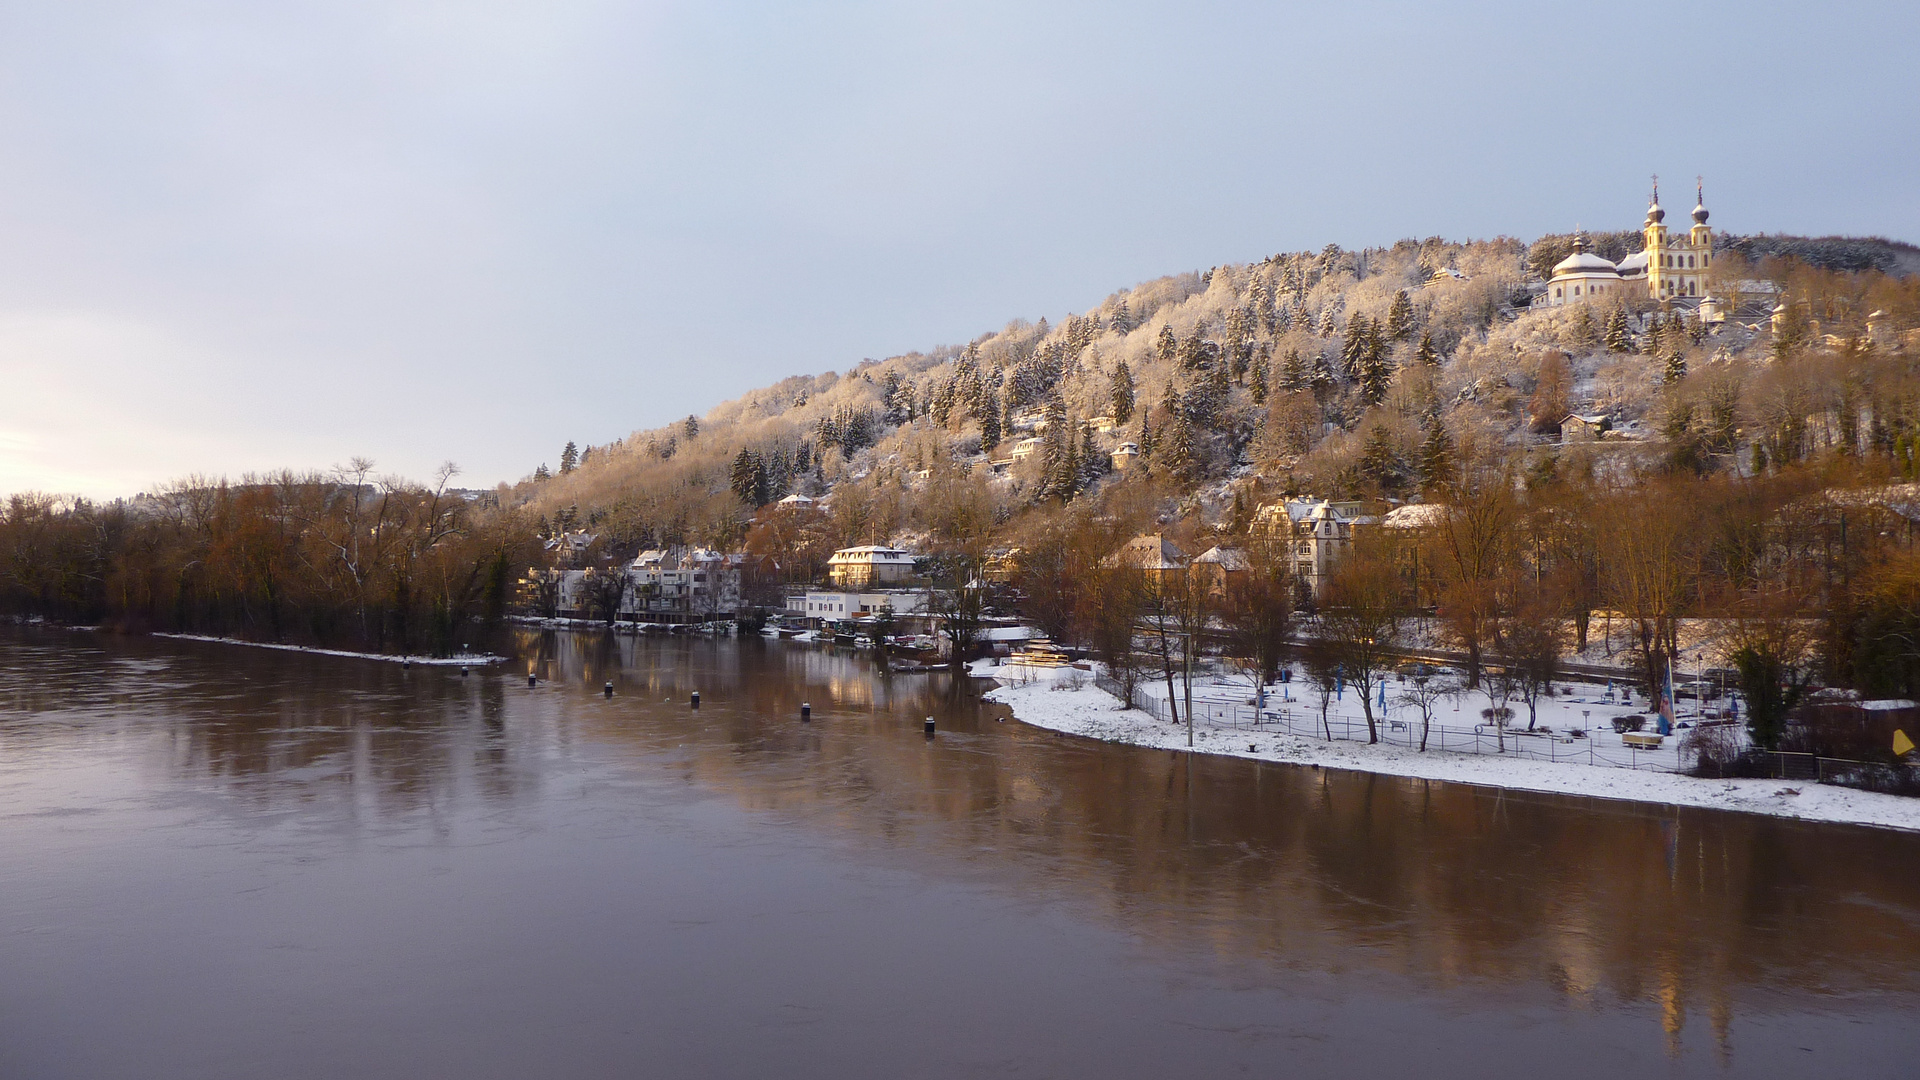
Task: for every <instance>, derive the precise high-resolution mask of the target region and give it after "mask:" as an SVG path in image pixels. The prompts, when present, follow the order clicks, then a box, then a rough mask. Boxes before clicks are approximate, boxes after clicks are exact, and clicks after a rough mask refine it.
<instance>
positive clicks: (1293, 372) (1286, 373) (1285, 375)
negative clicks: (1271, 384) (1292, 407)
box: [1280, 349, 1309, 394]
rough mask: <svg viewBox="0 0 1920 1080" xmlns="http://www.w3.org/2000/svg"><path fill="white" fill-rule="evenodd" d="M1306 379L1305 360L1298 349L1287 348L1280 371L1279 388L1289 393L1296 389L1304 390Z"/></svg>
mask: <svg viewBox="0 0 1920 1080" xmlns="http://www.w3.org/2000/svg"><path fill="white" fill-rule="evenodd" d="M1308 381H1309V376H1308V375H1307V362H1306V361H1305V360H1302V359H1301V358H1300V350H1299V349H1288V350H1287V362H1286V366H1285V367H1283V368H1282V369H1281V373H1280V389H1282V390H1285V391H1286V392H1287V393H1289V394H1291V393H1293V392H1294V391H1296V390H1305V389H1306V388H1307V384H1308Z"/></svg>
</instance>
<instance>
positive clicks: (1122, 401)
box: [1107, 360, 1133, 424]
mask: <svg viewBox="0 0 1920 1080" xmlns="http://www.w3.org/2000/svg"><path fill="white" fill-rule="evenodd" d="M1107 402H1108V408H1109V409H1110V410H1111V415H1112V416H1113V422H1114V423H1116V424H1124V423H1126V422H1127V421H1128V420H1131V419H1133V369H1131V368H1129V367H1127V362H1126V361H1125V360H1122V361H1119V362H1118V363H1116V364H1115V365H1114V366H1113V382H1112V383H1111V384H1110V385H1109V387H1108V390H1107Z"/></svg>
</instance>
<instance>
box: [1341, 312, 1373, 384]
mask: <svg viewBox="0 0 1920 1080" xmlns="http://www.w3.org/2000/svg"><path fill="white" fill-rule="evenodd" d="M1368 329H1369V327H1368V325H1367V317H1366V316H1365V315H1360V314H1355V315H1354V317H1353V318H1351V319H1348V320H1347V339H1346V340H1345V341H1343V342H1341V343H1340V366H1341V368H1342V369H1343V370H1344V371H1345V373H1346V376H1347V378H1349V379H1357V378H1359V377H1360V368H1361V365H1362V363H1363V362H1364V361H1365V359H1366V354H1367V332H1368Z"/></svg>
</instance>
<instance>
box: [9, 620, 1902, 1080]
mask: <svg viewBox="0 0 1920 1080" xmlns="http://www.w3.org/2000/svg"><path fill="white" fill-rule="evenodd" d="M521 645H522V646H523V648H524V655H525V657H526V659H523V660H519V661H516V662H515V663H513V664H511V665H508V666H507V667H506V668H505V669H504V670H496V671H493V672H487V673H481V672H476V673H474V674H472V675H469V676H465V677H462V676H461V675H460V674H459V673H458V671H457V670H451V669H427V668H414V669H411V670H406V669H402V668H400V667H398V666H396V665H391V664H382V663H370V662H365V661H355V660H346V659H330V658H325V657H315V656H306V655H298V654H283V653H275V652H267V651H262V650H253V649H242V648H234V647H228V646H218V645H203V644H191V643H182V642H168V641H157V640H141V639H121V638H111V637H97V636H94V635H91V634H80V633H54V632H41V631H30V630H0V975H3V976H4V977H3V978H0V1077H8V1078H15V1077H22V1078H42V1077H46V1078H62V1077H88V1078H104V1077H141V1078H170V1077H196V1078H199V1077H280V1078H299V1077H348V1076H352V1077H439V1076H447V1077H607V1076H659V1077H683V1076H685V1077H691V1076H715V1077H736V1076H738V1077H749V1076H752V1077H764V1076H782V1077H790V1076H791V1077H816V1076H817V1077H866V1076H876V1077H879V1076H1049V1077H1079V1076H1087V1077H1132V1076H1142V1077H1164V1076H1172V1075H1181V1076H1226V1075H1240V1074H1251V1075H1274V1076H1289V1077H1311V1076H1386V1075H1399V1074H1409V1075H1415V1076H1422V1077H1452V1076H1461V1077H1467V1076H1472V1077H1488V1076H1513V1075H1521V1074H1522V1073H1523V1071H1524V1072H1527V1073H1544V1072H1547V1071H1549V1070H1550V1071H1551V1073H1550V1074H1551V1075H1553V1076H1554V1077H1555V1078H1556V1080H1570V1078H1577V1077H1589V1076H1591V1077H1601V1076H1606V1077H1617V1076H1625V1075H1656V1076H1740V1077H1747V1076H1835V1077H1840V1076H1845V1077H1850V1078H1868V1077H1911V1076H1915V1075H1920V1020H1916V1016H1920V1007H1917V1006H1920V836H1915V835H1910V834H1902V833H1895V832H1887V831H1876V830H1870V829H1864V828H1853V827H1842V826H1830V825H1812V824H1802V823H1796V822H1791V821H1783V820H1775V819H1766V818H1758V817H1750V816H1742V815H1733V814H1726V813H1719V812H1712V811H1703V810H1681V809H1674V808H1662V807H1653V806H1644V805H1638V804H1629V803H1617V802H1606V801H1594V800H1585V799H1576V798H1559V797H1552V796H1541V795H1525V794H1511V793H1509V794H1504V795H1503V794H1501V793H1499V792H1496V791H1492V790H1488V789H1482V788H1474V787H1468V786H1460V785H1449V784H1441V783H1431V782H1423V781H1417V780H1403V779H1392V778H1385V777H1372V776H1366V775H1360V774H1353V773H1342V772H1332V771H1322V770H1313V769H1302V768H1297V767H1289V766H1280V765H1270V764H1257V763H1252V762H1245V761H1237V760H1223V759H1214V758H1207V757H1195V756H1188V755H1184V754H1176V753H1170V752H1165V751H1148V750H1139V749H1133V748H1128V747H1121V746H1112V745H1106V744H1100V743H1093V742H1086V741H1080V740H1075V739H1069V738H1064V737H1060V736H1055V735H1051V734H1049V733H1046V732H1042V731H1038V730H1036V729H1033V728H1029V727H1026V726H1024V725H1021V724H1018V723H1014V722H1006V721H1003V720H1002V719H1001V718H1002V717H1004V715H1005V711H1004V710H1003V709H1000V708H998V707H995V706H988V705H982V704H980V703H979V702H978V700H977V697H976V696H975V694H974V692H973V688H971V687H968V686H965V685H956V684H955V683H954V682H952V681H951V680H949V679H948V678H947V677H946V676H944V675H939V676H928V675H898V676H893V677H891V678H885V679H882V678H879V677H876V676H875V675H874V673H873V672H872V670H871V669H870V667H869V666H868V664H867V663H866V661H865V660H863V659H861V658H858V657H854V656H851V655H848V654H845V653H841V652H834V651H830V650H823V649H819V648H815V647H808V646H796V645H791V644H783V643H778V642H763V641H760V640H757V639H756V640H748V641H744V642H739V643H734V642H726V641H720V642H714V641H705V640H701V641H682V640H635V639H630V638H628V639H619V640H615V639H610V638H604V637H600V636H596V635H566V634H561V635H552V634H549V635H545V636H540V635H529V636H527V637H525V638H524V639H523V640H522V642H521ZM529 667H533V668H535V669H537V670H538V671H539V673H540V674H541V675H542V682H541V683H540V685H539V686H538V687H537V688H534V689H528V687H527V685H526V673H527V671H528V669H529ZM607 680H612V681H613V682H614V683H615V685H616V688H617V693H616V695H615V697H614V698H613V699H612V700H607V699H605V698H604V697H603V696H602V694H601V691H600V687H601V684H602V683H603V682H605V681H607ZM695 689H697V690H699V691H700V693H701V696H702V702H701V708H700V709H699V710H698V711H695V710H693V709H691V708H690V707H689V706H688V704H687V698H688V695H689V694H690V693H691V692H692V691H693V690H695ZM803 701H805V702H809V703H811V705H812V708H813V720H812V722H811V723H809V724H802V723H801V722H800V721H799V718H798V713H799V707H800V704H801V703H802V702H803ZM928 715H932V716H934V717H936V720H937V724H938V734H937V735H936V736H935V737H934V738H933V739H931V740H929V739H928V738H927V737H926V736H925V735H924V734H923V733H922V730H921V725H922V721H923V719H924V717H926V716H928Z"/></svg>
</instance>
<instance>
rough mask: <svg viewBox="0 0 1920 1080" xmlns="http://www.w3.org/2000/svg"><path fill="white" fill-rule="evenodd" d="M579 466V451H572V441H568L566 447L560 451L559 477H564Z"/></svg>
mask: <svg viewBox="0 0 1920 1080" xmlns="http://www.w3.org/2000/svg"><path fill="white" fill-rule="evenodd" d="M579 465H580V451H578V450H576V449H574V446H573V440H571V439H569V440H567V445H566V446H565V447H563V448H562V449H561V451H560V475H562V476H565V475H566V474H568V473H570V472H572V471H573V470H574V469H575V468H577V467H579Z"/></svg>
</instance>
